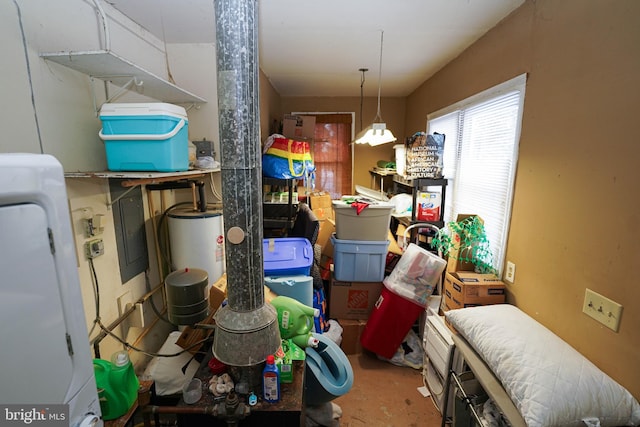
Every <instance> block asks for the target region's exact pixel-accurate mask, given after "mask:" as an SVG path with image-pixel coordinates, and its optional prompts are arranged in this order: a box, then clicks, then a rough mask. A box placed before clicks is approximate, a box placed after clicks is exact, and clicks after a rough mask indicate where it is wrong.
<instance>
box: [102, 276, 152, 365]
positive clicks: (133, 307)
mask: <svg viewBox="0 0 640 427" xmlns="http://www.w3.org/2000/svg"><path fill="white" fill-rule="evenodd" d="M162 288H164V286H163V284H160V285H158V286H156V287H155V288H153V289H151V290H150V291H149V292H147V293H146V294H144V295H143V296H141V297H140V298H139V299H138V300H137V301H136V302H135V303H133V304H132V305H131V307H129V308H128V309H127V310H126V311H125V312H124V313H122V314H121V315H120V316H119V317H118V318H117V319H116V320H114V321H113V322H111V323H110V324H109V325H108V326H107V327H106V329H107V330H108V331H113V330H114V329H115V327H116V326H118V325H119V324H120V323H122V322H123V321H124V320H125V319H126V318H127V317H129V315H130V314H131V313H133V312H134V311H135V310H136V309H137V308H136V306H137V305H138V304H142V303H144V302H145V301H146V300H148V299H149V298H151V297H152V296H153V294H155V293H156V292H158V291H159V290H161V289H162ZM107 335H108V334H107V333H106V332H105V331H102V332H100V333H99V334H98V335H96V337H95V338H93V339H92V340H91V342H90V344H91V345H93V349H94V352H96V354H95V357H96V358H100V349H99V347H97V346H98V344H100V341H102V340H103V339H104V338H105V337H106V336H107Z"/></svg>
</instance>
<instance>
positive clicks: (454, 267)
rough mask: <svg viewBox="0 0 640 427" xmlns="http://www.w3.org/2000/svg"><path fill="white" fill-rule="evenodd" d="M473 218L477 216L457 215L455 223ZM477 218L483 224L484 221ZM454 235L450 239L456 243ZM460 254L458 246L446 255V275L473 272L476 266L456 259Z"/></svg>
mask: <svg viewBox="0 0 640 427" xmlns="http://www.w3.org/2000/svg"><path fill="white" fill-rule="evenodd" d="M473 216H478V215H475V214H459V215H458V216H457V217H456V222H460V221H462V220H464V219H466V218H470V217H473ZM478 218H479V219H480V222H482V223H484V221H482V218H480V217H479V216H478ZM456 234H457V233H452V234H451V239H452V240H453V241H456ZM459 252H460V247H459V246H454V247H453V248H452V249H451V250H450V251H449V254H448V259H447V273H453V272H456V271H474V270H475V268H476V266H475V265H473V264H472V263H470V262H466V261H461V260H459V259H458V254H459Z"/></svg>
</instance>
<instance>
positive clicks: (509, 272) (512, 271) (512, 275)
mask: <svg viewBox="0 0 640 427" xmlns="http://www.w3.org/2000/svg"><path fill="white" fill-rule="evenodd" d="M515 279H516V265H515V264H514V263H512V262H511V261H507V268H506V270H505V272H504V281H505V282H509V283H514V280H515Z"/></svg>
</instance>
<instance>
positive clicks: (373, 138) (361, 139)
mask: <svg viewBox="0 0 640 427" xmlns="http://www.w3.org/2000/svg"><path fill="white" fill-rule="evenodd" d="M383 41H384V31H381V32H380V68H379V69H378V113H377V114H376V117H375V118H374V119H373V123H371V125H369V126H367V127H366V128H365V129H363V130H361V131H360V132H359V133H358V135H356V140H355V142H356V144H369V145H373V146H375V145H380V144H386V143H388V142H394V141H395V140H396V137H395V136H393V132H391V131H390V130H389V129H387V125H386V123H384V122H383V121H382V116H381V115H380V88H381V86H382V44H383ZM362 70H363V69H360V71H362ZM363 77H364V72H363Z"/></svg>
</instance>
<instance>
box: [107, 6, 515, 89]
mask: <svg viewBox="0 0 640 427" xmlns="http://www.w3.org/2000/svg"><path fill="white" fill-rule="evenodd" d="M107 1H108V2H109V3H110V4H112V5H113V6H114V7H116V8H117V9H119V10H120V11H121V12H123V13H124V14H125V15H127V16H129V17H130V18H131V19H132V20H134V21H135V22H137V23H138V24H140V25H142V26H143V27H145V28H146V29H147V30H148V31H150V32H151V33H153V34H155V35H156V36H157V37H159V38H160V39H163V40H165V41H166V42H167V43H211V42H213V41H214V40H215V21H214V6H213V1H214V0H180V1H177V0H107ZM524 1H525V0H322V1H312V0H261V1H259V2H258V7H259V14H260V18H259V24H258V25H259V46H260V52H259V57H260V68H261V69H262V71H263V72H264V73H265V74H266V75H267V76H268V77H269V79H270V81H271V84H272V85H273V86H274V88H275V89H276V91H277V92H278V93H279V94H280V95H281V96H360V79H361V73H360V71H358V70H359V69H360V68H368V69H369V71H368V72H366V74H365V79H366V81H365V83H364V94H365V96H377V93H378V73H379V69H380V67H379V62H380V36H381V34H382V31H384V43H383V49H382V50H383V53H382V79H381V80H382V82H381V93H382V96H406V95H408V94H410V93H411V92H412V91H413V90H415V89H416V88H417V87H418V86H419V85H420V84H421V83H422V82H423V81H425V80H426V79H427V78H429V77H430V76H432V75H433V74H435V73H436V72H437V71H438V70H439V69H440V68H442V67H443V66H444V65H445V64H447V63H448V62H449V61H451V60H452V59H454V58H455V57H456V56H458V55H459V54H460V53H461V52H462V51H463V50H464V49H465V48H467V47H468V46H469V45H471V44H472V43H473V42H475V41H476V40H477V39H478V38H480V37H481V36H482V35H483V34H485V33H486V32H487V31H488V30H489V29H490V28H492V27H493V26H495V25H496V24H497V23H498V22H499V21H501V20H502V19H503V18H504V17H505V16H507V15H508V14H509V13H510V12H512V11H513V10H514V9H516V8H518V7H519V6H520V5H521V4H522V3H524Z"/></svg>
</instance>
